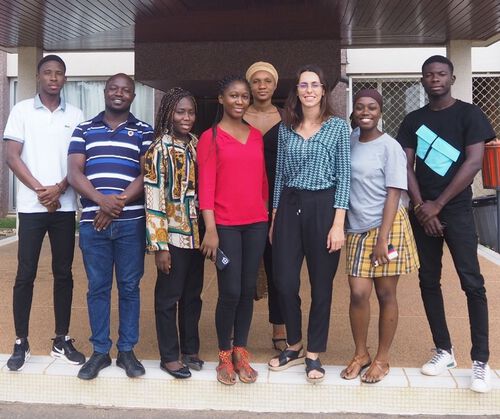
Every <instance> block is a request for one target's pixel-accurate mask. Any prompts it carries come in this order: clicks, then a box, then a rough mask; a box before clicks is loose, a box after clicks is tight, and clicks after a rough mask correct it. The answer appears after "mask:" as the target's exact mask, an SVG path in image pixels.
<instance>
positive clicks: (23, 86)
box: [17, 47, 43, 102]
mask: <svg viewBox="0 0 500 419" xmlns="http://www.w3.org/2000/svg"><path fill="white" fill-rule="evenodd" d="M17 52H18V57H17V62H18V71H17V80H18V89H17V101H18V102H19V101H21V100H24V99H28V98H30V97H33V96H34V95H35V93H36V91H37V82H36V66H37V64H38V62H39V61H40V60H41V59H42V56H43V51H42V49H40V48H36V47H19V48H18V50H17Z"/></svg>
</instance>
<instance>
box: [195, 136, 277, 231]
mask: <svg viewBox="0 0 500 419" xmlns="http://www.w3.org/2000/svg"><path fill="white" fill-rule="evenodd" d="M197 160H198V174H199V175H198V196H199V201H200V209H201V210H214V213H215V222H216V224H221V225H243V224H251V223H258V222H262V221H267V200H268V198H269V197H268V194H269V192H268V187H267V176H266V168H265V164H264V141H263V139H262V134H261V133H260V131H259V130H257V129H255V128H253V127H251V126H250V132H249V134H248V138H247V142H246V143H245V144H242V143H240V142H239V141H238V140H237V139H236V138H234V137H233V136H231V135H230V134H229V133H227V132H225V131H224V130H222V129H221V128H219V127H217V135H216V138H215V142H214V141H213V140H212V129H211V128H210V129H208V130H206V131H205V132H204V133H203V134H202V135H201V137H200V140H199V142H198V148H197Z"/></svg>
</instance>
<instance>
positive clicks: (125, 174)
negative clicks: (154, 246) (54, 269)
mask: <svg viewBox="0 0 500 419" xmlns="http://www.w3.org/2000/svg"><path fill="white" fill-rule="evenodd" d="M103 117H104V112H101V113H100V114H98V115H97V116H96V117H95V118H93V119H91V120H89V121H85V122H82V123H81V124H80V125H78V126H77V127H76V128H75V131H74V132H73V137H72V138H71V143H70V145H69V150H68V154H85V158H86V160H85V176H87V178H88V179H89V180H90V183H92V186H93V187H94V188H95V189H96V190H98V191H99V192H101V193H103V194H106V195H118V194H121V193H122V192H123V191H124V190H125V189H126V188H127V187H128V186H129V185H130V183H131V182H132V181H133V180H134V179H135V178H137V177H138V176H139V175H140V174H141V166H140V159H141V157H142V156H144V154H145V153H146V151H147V150H148V147H149V146H150V145H151V142H152V140H153V128H151V126H150V125H148V124H146V123H145V122H142V121H139V120H138V119H137V118H136V117H134V115H132V114H129V117H128V119H127V121H126V122H124V123H123V124H121V125H119V126H118V127H117V128H116V129H115V130H112V129H111V128H110V127H109V126H107V125H106V123H105V122H104V119H103ZM81 203H82V207H83V209H82V216H81V219H80V221H81V222H88V221H93V220H94V217H95V215H96V211H97V210H98V209H99V206H98V205H97V204H96V203H95V202H93V201H91V200H90V199H87V198H84V197H82V198H81ZM141 217H144V197H141V198H139V199H137V200H136V201H134V202H129V203H128V204H127V205H126V206H125V207H124V208H123V211H122V213H121V214H120V216H119V217H118V218H117V219H116V220H117V221H120V220H131V219H135V218H141Z"/></svg>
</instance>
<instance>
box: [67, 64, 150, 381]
mask: <svg viewBox="0 0 500 419" xmlns="http://www.w3.org/2000/svg"><path fill="white" fill-rule="evenodd" d="M134 90H135V85H134V81H133V80H132V79H131V78H130V77H129V76H127V75H126V74H121V73H120V74H116V75H114V76H112V77H110V78H109V79H108V80H107V82H106V86H105V88H104V102H105V110H104V111H103V112H101V113H100V114H98V115H97V116H96V117H95V118H93V119H91V120H89V121H86V122H83V123H81V124H80V125H78V126H77V127H76V129H75V131H74V133H73V137H72V139H71V144H70V146H69V150H68V180H69V183H70V184H71V185H72V186H73V187H74V189H75V190H76V191H77V192H78V193H79V194H80V195H81V202H82V207H83V210H82V216H81V220H80V248H81V250H82V255H83V263H84V265H85V271H86V272H87V277H88V281H89V290H88V293H87V305H88V311H89V319H90V327H91V330H92V336H91V337H90V341H91V342H92V344H93V347H94V353H93V354H92V356H91V357H90V358H89V360H88V361H87V362H86V363H85V364H84V365H83V366H82V368H81V369H80V371H79V373H78V377H79V378H81V379H83V380H91V379H93V378H95V377H97V375H98V374H99V371H100V370H101V369H103V368H105V367H107V366H109V365H110V364H111V358H110V356H109V351H110V349H111V345H112V342H111V339H110V337H109V329H110V326H109V318H110V303H111V288H112V283H113V268H114V269H115V273H116V280H117V284H118V301H119V319H120V320H119V322H120V325H119V330H118V334H119V338H118V342H117V345H116V346H117V348H118V357H117V359H116V365H117V366H119V367H121V368H123V369H124V370H125V372H126V373H127V375H128V376H129V377H138V376H140V375H143V374H144V373H145V371H144V367H143V366H142V364H141V363H140V362H139V361H138V360H137V358H136V357H135V355H134V352H133V348H134V346H135V344H136V343H137V341H138V340H139V311H140V303H139V281H140V279H141V277H142V275H143V273H144V249H145V219H144V193H143V160H144V153H145V152H146V150H147V149H148V147H149V145H150V144H151V141H152V137H153V129H152V128H151V126H150V125H148V124H146V123H144V122H142V121H139V120H138V119H136V118H135V117H134V115H132V114H131V113H130V106H131V104H132V101H133V100H134V97H135V92H134Z"/></svg>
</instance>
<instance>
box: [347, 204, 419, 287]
mask: <svg viewBox="0 0 500 419" xmlns="http://www.w3.org/2000/svg"><path fill="white" fill-rule="evenodd" d="M378 234H379V228H378V227H377V228H373V229H371V230H369V231H366V232H364V233H347V252H346V253H347V275H351V276H358V277H363V278H377V277H382V276H393V275H401V274H407V273H409V272H412V271H414V270H416V269H418V267H419V265H420V263H419V260H418V254H417V247H416V245H415V239H414V238H413V232H412V229H411V225H410V220H409V219H408V212H407V211H406V208H404V207H401V208H400V209H399V210H398V212H397V213H396V217H395V218H394V223H393V224H392V228H391V232H390V234H389V243H390V244H392V245H393V246H394V249H395V250H396V251H397V252H398V256H397V258H396V259H393V260H391V261H390V262H389V263H386V264H384V265H380V266H377V267H375V266H373V264H372V262H371V259H370V255H371V254H372V253H373V249H374V248H375V244H376V243H377V237H378Z"/></svg>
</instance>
